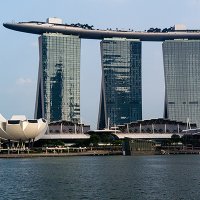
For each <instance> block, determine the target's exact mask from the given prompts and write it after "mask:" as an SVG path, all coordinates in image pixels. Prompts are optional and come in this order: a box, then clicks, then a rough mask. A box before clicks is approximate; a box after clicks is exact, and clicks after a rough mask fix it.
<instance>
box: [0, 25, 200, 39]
mask: <svg viewBox="0 0 200 200" xmlns="http://www.w3.org/2000/svg"><path fill="white" fill-rule="evenodd" d="M3 26H4V27H6V28H8V29H11V30H15V31H20V32H25V33H32V34H39V35H41V34H43V33H60V34H64V35H77V36H79V37H80V38H83V39H100V40H101V39H104V38H127V39H138V40H140V41H165V40H174V39H188V40H199V39H200V30H173V29H172V28H169V29H167V28H166V29H163V30H161V29H158V28H156V29H153V28H151V29H149V30H148V31H133V30H130V29H129V30H128V31H124V30H118V29H116V30H112V29H107V30H101V29H94V28H93V26H89V25H87V24H84V25H81V24H79V23H78V24H70V25H68V24H56V23H47V22H38V21H30V22H19V23H4V24H3Z"/></svg>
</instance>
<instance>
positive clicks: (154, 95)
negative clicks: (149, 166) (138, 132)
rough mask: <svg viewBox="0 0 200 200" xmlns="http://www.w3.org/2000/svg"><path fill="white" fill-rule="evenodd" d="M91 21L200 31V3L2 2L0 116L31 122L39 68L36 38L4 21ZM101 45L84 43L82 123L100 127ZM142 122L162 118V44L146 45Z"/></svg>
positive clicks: (148, 0)
mask: <svg viewBox="0 0 200 200" xmlns="http://www.w3.org/2000/svg"><path fill="white" fill-rule="evenodd" d="M48 17H59V18H62V19H63V21H64V22H65V23H69V24H70V23H78V22H79V23H83V24H85V23H87V24H89V25H93V26H94V28H100V29H106V28H112V29H116V28H118V29H129V28H130V29H134V30H138V31H143V30H147V29H149V28H151V27H154V28H156V27H158V28H165V27H171V26H173V25H175V24H185V25H186V26H187V28H188V29H193V28H194V29H200V0H56V1H53V0H42V1H41V0H29V1H27V0H18V1H13V0H6V1H1V4H0V55H1V57H0V113H1V114H2V115H3V116H5V117H6V118H11V116H12V115H13V114H19V115H26V116H27V117H28V118H33V116H34V108H35V99H36V84H37V75H38V67H39V49H38V35H33V34H28V33H21V32H16V31H12V30H9V29H6V28H4V27H3V23H4V22H12V21H15V22H19V21H22V22H23V21H45V20H46V19H47V18H48ZM99 44H100V41H99V40H81V119H82V121H83V123H85V124H90V125H91V127H92V128H96V123H97V119H98V111H99V99H100V85H101V62H100V46H99ZM142 91H143V92H142V95H143V96H142V98H143V100H142V104H143V119H150V118H159V117H163V109H164V72H163V60H162V43H161V42H143V43H142Z"/></svg>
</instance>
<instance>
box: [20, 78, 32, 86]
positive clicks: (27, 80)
mask: <svg viewBox="0 0 200 200" xmlns="http://www.w3.org/2000/svg"><path fill="white" fill-rule="evenodd" d="M32 83H33V81H32V80H31V79H30V78H18V79H17V80H16V84H17V85H30V84H32Z"/></svg>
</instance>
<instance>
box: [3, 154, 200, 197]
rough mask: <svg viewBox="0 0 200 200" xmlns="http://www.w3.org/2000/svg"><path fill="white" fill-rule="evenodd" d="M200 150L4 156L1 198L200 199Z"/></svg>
mask: <svg viewBox="0 0 200 200" xmlns="http://www.w3.org/2000/svg"><path fill="white" fill-rule="evenodd" d="M199 188H200V155H178V156H177V155H176V156H138V157H133V156H132V157H131V156H129V157H128V156H127V157H125V156H97V157H95V156H94V157H93V156H90V157H89V156H88V157H62V158H30V159H0V199H2V200H7V199H8V200H11V199H15V200H16V199H20V200H21V199H28V200H33V199H37V200H38V199H42V200H46V199H48V200H51V199H52V200H56V199H67V200H68V199H69V200H73V199H75V200H76V199H78V200H79V199H82V200H83V199H85V200H88V199H89V200H90V199H91V200H96V199H101V200H104V199H106V200H107V199H114V200H115V199H116V200H118V199H119V200H123V199H124V200H125V199H126V200H127V199H134V200H146V199H148V200H151V199H155V200H160V199H164V200H167V199H170V200H192V199H200V197H199Z"/></svg>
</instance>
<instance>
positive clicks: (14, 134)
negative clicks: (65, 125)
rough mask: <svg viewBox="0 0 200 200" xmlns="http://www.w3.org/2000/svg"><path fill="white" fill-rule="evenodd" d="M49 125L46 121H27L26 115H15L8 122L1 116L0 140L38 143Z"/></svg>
mask: <svg viewBox="0 0 200 200" xmlns="http://www.w3.org/2000/svg"><path fill="white" fill-rule="evenodd" d="M47 127H48V123H47V121H46V120H44V119H34V120H30V119H27V118H26V116H24V115H13V116H12V118H11V119H10V120H6V119H5V118H4V117H3V116H2V115H1V114H0V138H1V139H3V140H13V141H24V142H25V141H37V140H39V139H40V138H41V137H42V136H43V135H44V134H45V132H46V130H47Z"/></svg>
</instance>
